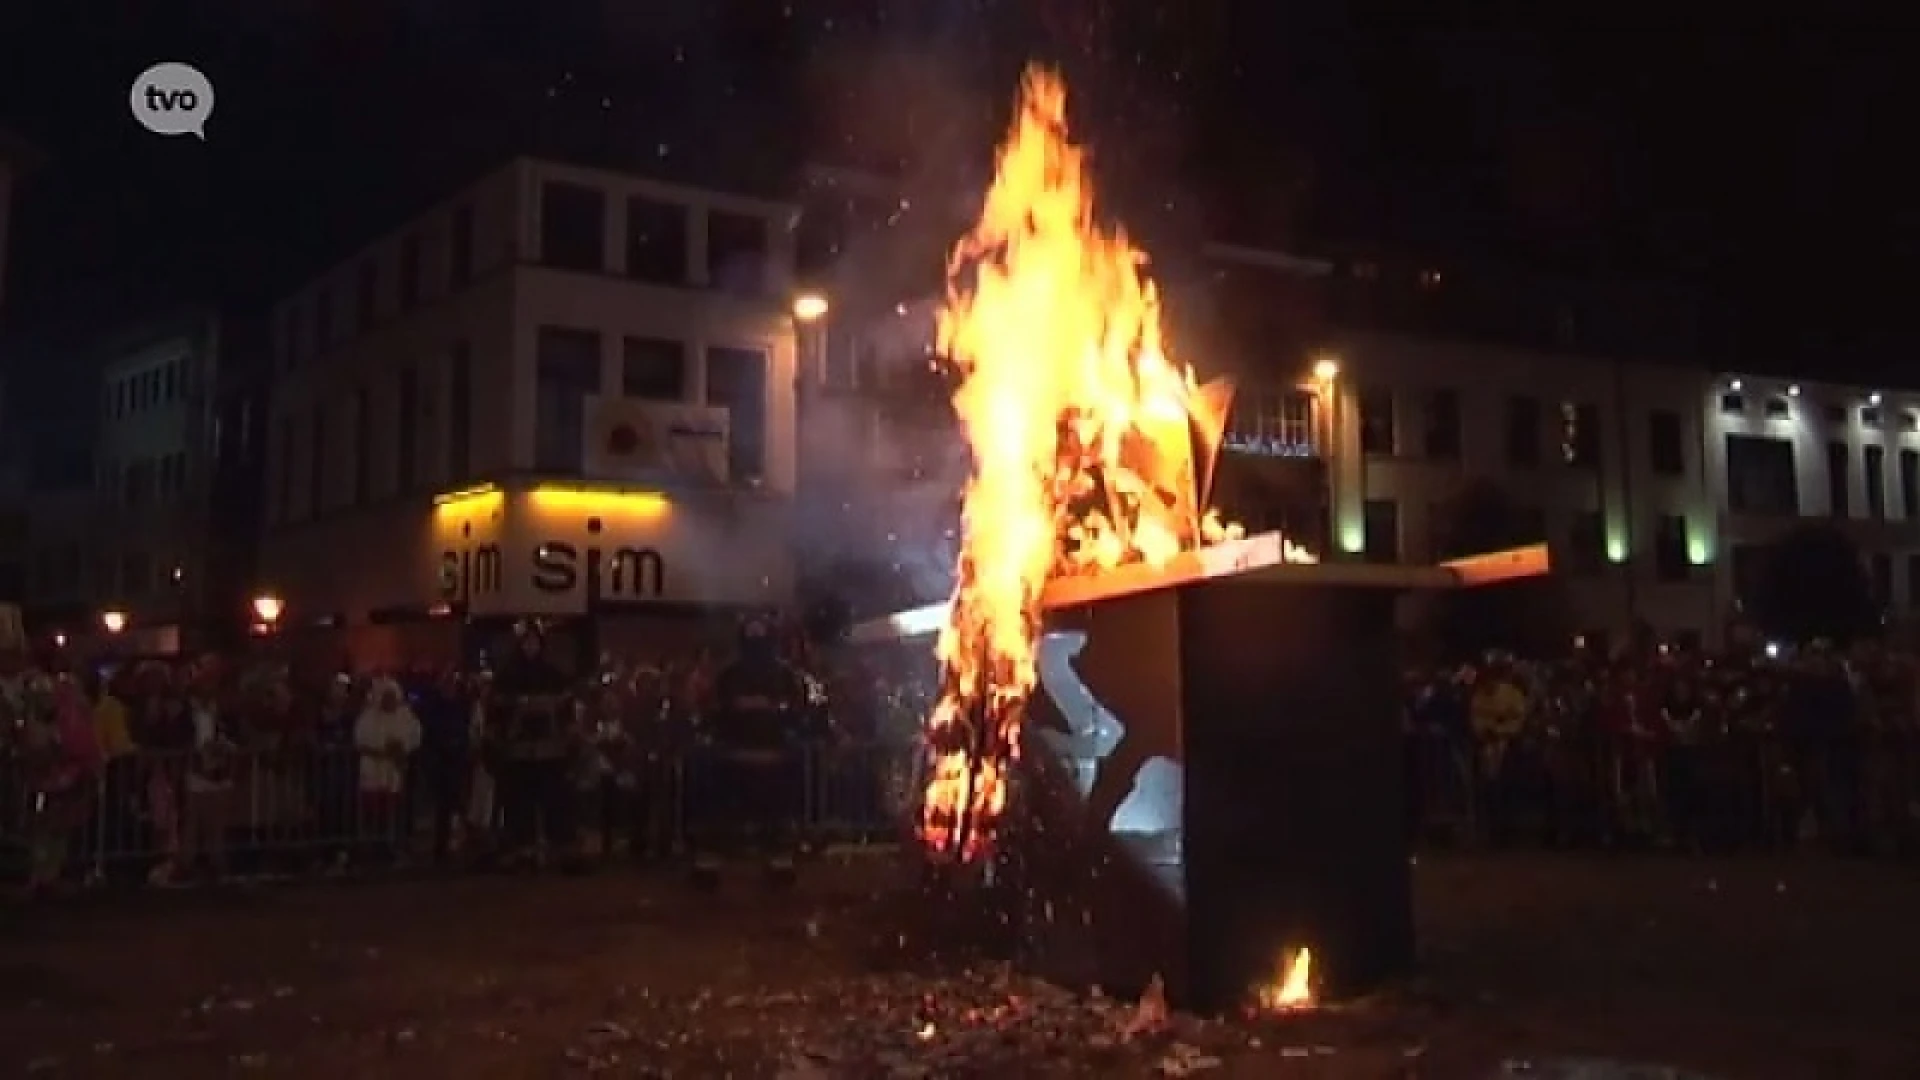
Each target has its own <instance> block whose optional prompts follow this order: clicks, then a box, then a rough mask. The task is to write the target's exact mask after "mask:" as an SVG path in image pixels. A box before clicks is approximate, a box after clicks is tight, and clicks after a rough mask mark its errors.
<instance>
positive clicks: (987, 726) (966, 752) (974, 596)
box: [920, 68, 1306, 861]
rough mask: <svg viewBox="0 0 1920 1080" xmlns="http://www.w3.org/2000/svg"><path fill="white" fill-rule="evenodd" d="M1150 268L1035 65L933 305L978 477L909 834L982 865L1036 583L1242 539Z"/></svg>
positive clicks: (1218, 405)
mask: <svg viewBox="0 0 1920 1080" xmlns="http://www.w3.org/2000/svg"><path fill="white" fill-rule="evenodd" d="M1145 263H1146V258H1145V256H1144V255H1143V254H1142V253H1141V252H1140V251H1139V250H1138V249H1136V248H1134V247H1133V246H1132V245H1131V244H1130V243H1128V241H1127V238H1126V237H1125V235H1124V234H1122V233H1120V232H1118V231H1110V230H1103V229H1102V228H1101V227H1099V226H1098V225H1097V224H1096V223H1095V220H1094V215H1093V200H1092V193H1091V189H1090V185H1089V181H1088V177H1087V171H1086V162H1085V154H1084V152H1083V151H1082V150H1081V149H1080V148H1079V147H1077V146H1075V145H1073V143H1072V142H1070V141H1069V139H1068V137H1067V94H1066V87H1065V85H1064V84H1063V83H1062V82H1061V80H1060V78H1059V76H1058V75H1056V74H1054V73H1052V72H1049V71H1046V70H1044V69H1040V68H1031V69H1029V70H1028V72H1027V74H1026V76H1025V78H1024V79H1023V80H1022V82H1021V87H1020V97H1019V102H1018V107H1017V109H1016V111H1015V116H1014V120H1013V125H1012V128H1011V131H1010V133H1009V135H1008V137H1007V139H1006V141H1005V143H1004V144H1003V145H1002V146H1001V148H1000V154H999V160H998V168H997V170H996V173H995V175H994V179H993V184H992V186H991V188H990V189H989V190H988V193H987V197H986V200H985V203H984V205H983V207H982V210H981V214H980V220H979V221H978V223H977V224H976V225H975V227H974V229H973V231H972V232H971V233H970V234H969V235H967V236H966V237H965V238H963V239H962V240H961V241H960V243H959V244H958V245H957V247H956V248H955V250H954V252H953V257H952V260H951V262H950V264H949V267H948V281H949V287H948V295H947V302H946V305H945V307H944V309H943V310H942V311H941V313H940V327H939V346H940V351H941V353H942V355H944V356H945V357H946V358H947V361H948V363H950V364H951V365H952V367H953V369H954V371H955V372H956V374H957V375H958V376H959V383H958V386H957V388H956V390H955V391H954V397H953V404H954V409H955V412H956V413H957V414H958V416H959V420H960V423H961V427H962V428H963V430H964V431H965V433H966V437H967V441H968V444H969V448H970V450H971V454H972V474H971V476H970V477H969V479H968V482H967V486H966V490H965V500H964V504H963V511H962V538H961V548H960V558H959V568H958V575H957V583H956V585H955V588H954V593H953V598H952V603H951V605H950V606H949V609H948V615H947V625H946V627H945V629H944V630H943V632H942V633H941V635H940V642H939V646H938V654H939V660H940V664H941V670H942V687H941V696H940V699H939V702H938V704H937V705H936V706H935V708H934V710H933V714H932V716H931V717H930V718H929V719H928V725H927V734H928V740H929V743H930V745H931V747H932V750H933V754H934V759H933V763H932V769H931V777H930V779H929V780H928V784H927V790H926V796H925V801H924V803H923V806H922V811H921V820H920V831H921V836H922V839H923V840H924V841H925V842H926V843H927V845H928V846H929V847H930V848H931V849H933V850H934V851H935V852H937V853H941V854H944V855H947V856H949V857H953V858H957V859H959V860H962V861H967V860H971V859H973V858H976V857H978V856H979V855H981V854H983V853H984V852H985V851H987V850H988V848H989V845H990V842H991V836H992V834H993V830H994V827H995V825H996V823H997V821H998V819H999V817H1000V815H1001V813H1002V812H1003V811H1004V809H1005V807H1006V803H1007V795H1008V791H1007V785H1008V782H1009V778H1010V777H1009V774H1010V770H1011V767H1012V764H1013V763H1014V762H1015V761H1017V760H1018V756H1019V752H1020V725H1021V721H1022V719H1023V716H1024V713H1025V705H1026V701H1027V698H1028V696H1029V694H1030V693H1031V692H1032V689H1033V686H1034V681H1035V677H1036V676H1035V651H1036V644H1037V641H1038V637H1039V633H1040V607H1041V593H1042V591H1043V589H1044V588H1045V586H1046V583H1047V581H1048V579H1049V578H1050V577H1052V576H1054V575H1056V574H1079V573H1089V572H1098V571H1100V570H1105V569H1109V568H1112V567H1115V566H1119V565H1122V564H1126V563H1133V562H1146V563H1149V564H1154V565H1159V564H1162V563H1164V562H1166V561H1167V560H1169V559H1171V558H1172V557H1174V556H1175V555H1178V554H1179V553H1180V552H1182V551H1185V550H1191V549H1193V548H1196V547H1198V546H1200V545H1202V544H1207V543H1215V542H1218V541H1222V540H1227V539H1235V538H1238V537H1239V535H1240V529H1239V528H1238V527H1236V526H1229V525H1226V524H1223V523H1222V522H1221V521H1220V519H1219V517H1218V515H1217V514H1215V513H1213V512H1212V511H1211V510H1206V509H1204V508H1203V503H1204V498H1203V495H1204V492H1203V484H1204V482H1205V480H1206V477H1205V473H1206V472H1207V470H1208V467H1209V465H1210V463H1211V461H1212V459H1213V456H1214V454H1215V453H1216V452H1217V451H1218V449H1219V445H1220V441H1221V438H1222V435H1223V432H1224V430H1225V423H1226V411H1227V405H1228V404H1229V403H1230V401H1231V388H1230V387H1223V385H1220V384H1210V385H1209V386H1207V387H1201V386H1200V385H1198V383H1197V382H1196V381H1195V379H1194V375H1193V372H1192V370H1191V369H1190V368H1188V367H1186V366H1184V365H1176V364H1174V363H1172V362H1171V361H1169V359H1168V358H1167V356H1166V353H1165V351H1164V349H1163V342H1162V338H1161V328H1160V299H1159V294H1158V292H1157V291H1156V289H1155V288H1154V285H1153V282H1152V281H1150V280H1149V279H1148V278H1147V276H1146V274H1145V273H1144V267H1145ZM1301 554H1302V555H1303V557H1306V556H1305V553H1301Z"/></svg>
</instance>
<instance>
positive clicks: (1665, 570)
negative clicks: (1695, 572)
mask: <svg viewBox="0 0 1920 1080" xmlns="http://www.w3.org/2000/svg"><path fill="white" fill-rule="evenodd" d="M1689 566H1690V560H1689V558H1688V554H1687V519H1686V518H1684V517H1681V516H1680V515H1678V514H1662V515H1660V518H1659V520H1657V521H1655V522H1654V525H1653V572H1654V576H1655V577H1658V578H1659V579H1660V580H1661V581H1685V580H1687V570H1688V567H1689Z"/></svg>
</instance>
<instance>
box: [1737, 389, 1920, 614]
mask: <svg viewBox="0 0 1920 1080" xmlns="http://www.w3.org/2000/svg"><path fill="white" fill-rule="evenodd" d="M1704 398H1705V401H1704V404H1703V407H1702V411H1703V415H1704V420H1703V423H1704V425H1705V427H1706V430H1707V431H1708V433H1709V438H1708V440H1707V446H1706V451H1707V454H1708V460H1709V462H1710V466H1709V467H1710V471H1711V473H1712V475H1713V476H1715V477H1716V478H1717V479H1718V480H1719V488H1718V490H1717V492H1716V494H1717V505H1718V507H1719V510H1720V513H1721V514H1722V516H1723V520H1724V526H1723V533H1724V536H1725V541H1724V544H1723V547H1722V550H1723V552H1724V554H1725V556H1726V560H1725V561H1726V567H1727V572H1728V574H1729V580H1730V581H1734V582H1740V581H1744V580H1747V579H1748V575H1750V574H1752V573H1754V572H1755V571H1756V570H1757V568H1758V564H1757V562H1756V561H1755V559H1754V553H1755V552H1757V550H1758V549H1759V546H1760V545H1761V544H1763V543H1764V542H1765V541H1766V540H1767V539H1769V538H1770V537H1771V536H1773V535H1774V534H1776V533H1777V532H1778V531H1779V530H1780V528H1781V527H1782V525H1783V523H1785V522H1788V521H1791V520H1793V519H1795V518H1824V519H1827V520H1830V521H1833V522H1835V523H1836V524H1838V525H1839V526H1840V527H1841V528H1842V529H1844V530H1845V531H1846V532H1848V533H1849V534H1850V535H1852V537H1853V539H1854V540H1855V542H1856V543H1857V544H1858V545H1859V547H1860V549H1861V550H1862V552H1864V553H1865V555H1866V558H1867V566H1868V569H1869V571H1870V573H1871V575H1872V577H1873V580H1874V583H1875V586H1876V588H1877V589H1878V590H1879V593H1880V596H1881V599H1882V600H1883V601H1884V602H1885V603H1886V604H1887V606H1888V608H1889V610H1890V611H1893V612H1895V613H1899V614H1903V615H1906V616H1909V617H1911V616H1912V615H1913V614H1914V613H1915V612H1917V611H1920V391H1913V390H1908V391H1896V390H1893V389H1883V388H1878V387H1864V386H1841V385H1835V384H1832V383H1815V382H1810V381H1794V380H1790V379H1770V378H1757V377H1753V376H1742V375H1739V374H1725V375H1722V376H1720V377H1718V378H1716V379H1714V380H1713V382H1712V384H1711V385H1710V386H1709V387H1708V390H1707V393H1706V394H1705V395H1704Z"/></svg>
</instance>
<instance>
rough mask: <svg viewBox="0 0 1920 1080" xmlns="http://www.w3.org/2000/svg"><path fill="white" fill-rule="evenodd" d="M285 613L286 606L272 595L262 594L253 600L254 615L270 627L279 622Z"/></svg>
mask: <svg viewBox="0 0 1920 1080" xmlns="http://www.w3.org/2000/svg"><path fill="white" fill-rule="evenodd" d="M285 611H286V605H285V604H284V603H282V602H281V600H280V598H279V597H277V596H275V595H273V594H272V593H261V594H260V595H259V596H256V597H254V598H253V613H254V614H255V615H257V616H259V617H260V621H261V622H263V623H266V624H267V625H268V626H272V625H273V624H274V623H277V622H279V621H280V616H281V614H282V613H283V612H285Z"/></svg>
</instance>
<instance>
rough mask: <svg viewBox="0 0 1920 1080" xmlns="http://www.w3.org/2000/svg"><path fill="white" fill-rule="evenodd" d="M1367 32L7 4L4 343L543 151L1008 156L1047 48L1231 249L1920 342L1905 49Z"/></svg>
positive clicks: (1778, 345)
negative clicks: (142, 119)
mask: <svg viewBox="0 0 1920 1080" xmlns="http://www.w3.org/2000/svg"><path fill="white" fill-rule="evenodd" d="M1350 10H1353V8H1352V7H1350V6H1347V5H1339V4H1333V3H1327V2H1324V0H1298V2H1294V0H1290V2H1287V3H1279V2H1276V0H198V2H184V3H166V2H159V0H145V2H142V3H138V4H134V3H126V2H124V0H59V2H46V3H24V4H7V5H0V124H7V125H10V126H13V127H15V128H17V129H19V130H21V131H23V132H24V133H26V134H28V135H29V136H30V137H31V138H33V139H35V140H37V141H39V142H40V143H42V144H43V145H44V146H45V147H46V149H48V150H49V151H50V152H51V153H52V155H53V162H52V164H51V165H49V166H48V167H47V168H46V169H44V170H43V171H42V172H41V173H40V174H39V175H38V176H36V177H34V178H33V180H32V182H31V183H30V185H29V186H28V188H27V189H26V190H25V191H24V192H23V193H22V194H21V196H20V198H19V200H18V204H17V207H16V209H17V218H16V220H17V229H16V232H17V235H16V244H15V251H14V258H13V268H12V272H11V281H12V291H11V293H10V296H9V310H8V311H7V312H6V319H7V320H8V321H9V322H10V323H11V325H12V327H13V328H14V330H15V335H14V339H15V340H16V342H20V341H24V342H27V344H26V345H20V346H16V349H15V355H16V356H25V355H44V352H43V351H41V352H37V353H36V350H35V349H34V346H33V343H35V342H46V341H52V340H57V339H58V337H59V334H58V332H59V331H60V330H62V329H71V328H75V327H99V326H101V325H110V324H112V323H113V322H114V321H115V320H116V319H119V318H121V317H122V316H123V315H124V314H126V313H130V312H133V311H136V310H139V309H141V308H143V307H147V306H150V305H152V304H154V303H156V302H159V301H164V300H168V299H174V298H190V297H200V296H205V295H208V294H209V293H212V294H217V295H221V296H225V297H228V298H231V299H238V300H242V301H259V300H262V299H265V298H268V297H270V296H272V295H273V294H274V293H275V292H276V291H277V290H278V289H280V288H282V287H284V286H285V285H286V284H287V283H288V282H289V281H291V280H293V279H295V278H297V277H298V276H299V275H300V274H302V273H303V272H305V271H308V270H311V269H312V268H314V266H315V264H316V261H317V260H320V259H323V258H327V257H331V256H334V255H338V254H340V253H343V252H344V251H345V250H346V249H348V248H349V247H350V246H351V245H352V244H353V243H354V242H356V241H357V240H359V239H361V238H364V237H365V236H366V235H368V234H369V233H370V232H371V231H372V230H373V229H375V228H382V227H385V226H387V225H390V224H392V223H394V222H395V221H397V220H398V219H399V218H400V217H401V216H402V215H403V214H404V213H406V212H407V211H408V210H409V209H410V208H412V207H415V206H417V205H419V204H421V203H423V202H424V201H426V200H427V199H428V198H430V197H431V196H433V195H434V194H435V193H436V192H439V191H442V190H444V189H445V188H447V187H449V186H451V185H452V184H453V183H456V182H458V181H459V180H460V179H461V178H463V177H465V176H468V175H471V174H472V173H473V172H474V171H475V170H476V169H478V168H479V167H480V166H481V165H482V164H485V163H487V162H490V161H492V160H495V159H498V158H501V157H504V156H505V155H506V154H508V153H510V152H513V151H516V150H540V149H543V148H544V149H549V150H551V149H556V148H558V149H567V148H576V149H577V148H582V147H585V148H591V149H596V150H602V151H604V150H606V149H607V148H609V147H614V148H617V149H619V150H621V151H622V152H624V154H625V156H627V157H628V158H629V159H631V160H634V161H636V162H641V163H644V164H645V165H646V167H651V168H658V169H659V170H660V171H663V172H666V173H669V174H676V173H678V174H686V175H700V174H702V173H703V172H712V171H714V170H716V169H717V170H720V171H723V172H729V173H731V174H734V175H740V176H748V177H752V178H753V179H754V180H755V181H758V182H764V183H765V184H766V185H767V186H770V187H777V186H778V185H779V183H780V182H781V180H782V178H783V177H784V176H785V175H786V173H785V170H787V169H788V168H789V167H790V166H791V164H792V162H793V161H795V160H797V159H799V158H800V157H802V156H807V155H811V156H814V157H821V158H829V159H832V158H842V159H849V160H861V161H868V162H873V163H885V162H887V161H889V160H891V159H894V158H897V157H900V156H902V155H907V156H917V157H919V158H920V159H922V160H921V164H922V165H924V164H926V162H927V161H928V160H945V159H944V157H943V155H949V154H951V153H953V152H955V151H956V150H964V151H966V152H972V153H980V152H984V151H986V150H988V149H990V145H991V139H992V134H993V131H994V128H995V127H996V126H997V124H998V123H999V117H1000V116H1001V115H1002V114H1003V112H1004V108H1005V104H1006V99H1007V96H1008V94H1009V92H1010V89H1011V85H1012V79H1013V77H1014V75H1015V73H1016V72H1017V70H1018V68H1019V66H1020V65H1021V63H1022V62H1023V61H1024V60H1025V59H1026V58H1028V57H1032V56H1039V57H1045V58H1050V59H1055V60H1059V61H1062V62H1064V63H1065V65H1066V67H1067V69H1068V71H1069V73H1070V75H1071V76H1072V78H1073V85H1074V87H1075V90H1076V94H1077V101H1078V102H1079V104H1080V105H1081V114H1080V115H1081V117H1082V118H1083V121H1084V123H1085V126H1086V127H1087V128H1088V129H1089V130H1090V134H1091V137H1092V138H1093V140H1094V142H1095V145H1096V148H1097V151H1098V152H1099V155H1100V156H1099V160H1100V161H1101V162H1103V163H1105V169H1106V172H1105V175H1104V176H1103V179H1104V180H1106V181H1107V182H1108V185H1109V186H1110V187H1111V188H1112V189H1113V190H1115V191H1116V192H1117V193H1118V195H1119V196H1120V197H1121V198H1122V199H1123V201H1125V202H1126V203H1127V205H1129V206H1133V205H1139V206H1142V207H1155V206H1171V207H1173V212H1174V213H1177V214H1182V215H1185V216H1186V217H1187V218H1188V219H1190V220H1193V221H1200V222H1204V223H1206V226H1205V227H1206V228H1208V229H1209V230H1210V231H1211V232H1213V233H1215V234H1222V235H1232V236H1236V237H1239V238H1244V239H1246V240H1249V241H1253V242H1268V243H1276V244H1284V245H1288V246H1292V247H1296V248H1302V249H1306V250H1343V249H1346V248H1350V247H1354V246H1360V247H1378V248H1384V249H1388V250H1412V251H1418V252H1422V253H1432V254H1434V255H1435V256H1436V257H1471V258H1473V259H1492V260H1500V261H1506V262H1511V263H1514V264H1516V265H1521V266H1539V267H1543V268H1549V269H1552V270H1554V271H1556V272H1564V273H1572V274H1580V275H1602V276H1605V275H1627V276H1636V277H1638V276H1653V277H1660V278H1676V279H1682V280H1686V281H1690V282H1698V283H1701V284H1702V285H1703V286H1705V287H1707V288H1708V289H1709V291H1710V294H1711V296H1712V298H1713V299H1714V300H1715V301H1716V302H1717V305H1718V308H1719V309H1720V310H1721V312H1722V314H1723V316H1724V317H1723V319H1722V322H1723V323H1724V324H1725V326H1726V328H1727V333H1726V334H1724V335H1723V336H1722V338H1721V340H1720V343H1719V344H1720V347H1721V348H1725V349H1729V350H1733V351H1747V352H1766V353H1769V354H1779V355H1782V356H1790V355H1794V354H1796V353H1807V354H1808V355H1810V356H1812V357H1813V358H1814V359H1815V360H1816V361H1818V362H1821V363H1823V364H1824V363H1826V360H1827V358H1832V363H1833V364H1834V365H1836V366H1857V364H1858V363H1859V362H1860V358H1862V357H1866V356H1870V355H1871V354H1873V353H1874V351H1875V350H1881V351H1894V352H1902V351H1903V349H1904V346H1905V345H1906V344H1907V343H1908V342H1909V341H1910V340H1911V339H1912V335H1905V336H1903V331H1902V328H1901V326H1900V325H1899V324H1900V322H1901V321H1902V320H1901V318H1900V316H1901V315H1902V313H1903V311H1904V309H1905V307H1906V306H1907V305H1906V301H1907V296H1906V293H1907V292H1908V291H1909V290H1910V289H1911V288H1912V287H1913V286H1914V285H1915V284H1916V283H1920V274H1916V273H1915V271H1916V269H1920V194H1916V193H1920V167H1917V166H1916V165H1914V164H1909V163H1908V162H1910V161H1912V160H1913V159H1914V155H1912V154H1911V153H1909V152H1907V151H1906V149H1905V147H1904V146H1902V145H1900V143H1902V142H1904V141H1907V138H1910V136H1908V137H1903V136H1905V133H1904V132H1899V131H1897V129H1896V125H1899V124H1901V123H1902V122H1903V118H1904V117H1905V116H1906V115H1908V110H1907V108H1906V107H1905V103H1906V102H1908V101H1910V100H1920V94H1916V93H1915V92H1914V91H1915V89H1916V87H1915V85H1914V84H1915V83H1916V82H1920V75H1916V74H1915V69H1916V68H1917V67H1920V65H1915V64H1913V63H1912V62H1910V61H1911V60H1912V59H1913V56H1914V54H1915V50H1914V49H1913V48H1912V47H1911V46H1910V45H1909V44H1908V42H1907V39H1906V37H1905V36H1903V35H1900V34H1897V33H1896V34H1889V33H1866V32H1856V33H1852V34H1838V33H1823V32H1820V31H1818V30H1816V29H1809V28H1808V27H1807V26H1805V25H1802V26H1800V27H1797V28H1796V29H1795V30H1794V32H1792V33H1790V34H1789V33H1785V32H1782V33H1777V34H1773V35H1754V34H1741V33H1736V32H1730V31H1727V30H1724V29H1721V30H1717V31H1715V32H1712V33H1708V32H1706V31H1705V30H1704V29H1702V28H1701V27H1698V26H1695V27H1691V28H1689V27H1686V26H1683V25H1680V24H1674V25H1672V26H1669V27H1667V28H1666V29H1661V30H1650V29H1647V28H1646V27H1647V25H1648V24H1647V23H1646V22H1645V20H1644V19H1642V20H1641V22H1640V23H1639V28H1638V29H1635V30H1624V29H1615V30H1609V29H1606V28H1604V27H1601V26H1598V25H1596V24H1593V23H1590V22H1589V23H1586V24H1581V23H1577V22H1576V23H1572V24H1570V25H1568V26H1564V27H1563V28H1561V29H1559V30H1553V29H1550V28H1549V29H1546V30H1541V31H1537V32H1523V31H1520V30H1512V31H1488V30H1478V31H1473V32H1465V31H1449V30H1446V29H1443V28H1438V27H1435V26H1432V25H1428V24H1414V23H1410V22H1409V20H1407V19H1406V18H1404V17H1402V18H1399V19H1395V20H1368V19H1366V18H1362V17H1360V16H1359V15H1351V14H1348V13H1347V12H1349V11H1350ZM1562 21H1563V22H1564V21H1565V20H1562ZM1801 21H1802V22H1803V23H1804V22H1805V20H1801ZM163 59H171V60H181V61H186V62H189V63H193V64H195V65H196V66H199V67H200V68H202V69H203V70H204V71H206V72H207V74H208V75H209V77H210V78H211V80H212V82H213V84H214V86H215V88H216V90H217V92H218V96H219V102H218V106H217V109H216V112H215V115H214V117H213V120H212V122H211V124H210V125H209V136H210V137H209V140H208V142H206V143H205V144H201V143H199V142H196V141H194V140H191V139H163V138H159V137H156V136H152V135H149V134H147V133H146V132H144V131H142V130H140V129H138V128H137V127H136V126H135V125H134V124H133V122H132V120H131V118H130V117H129V115H128V112H127V106H126V94H127V89H128V87H129V85H130V83H131V81H132V79H133V76H134V75H135V74H137V73H138V72H139V71H140V70H141V69H143V68H144V67H145V66H147V65H148V64H149V63H152V62H155V61H158V60H163ZM1115 163H1118V165H1119V166H1123V167H1116V165H1115ZM1808 350H1811V352H1810V353H1809V352H1808ZM19 362H20V361H18V360H16V361H15V363H19ZM1910 381H1914V380H1910Z"/></svg>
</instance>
